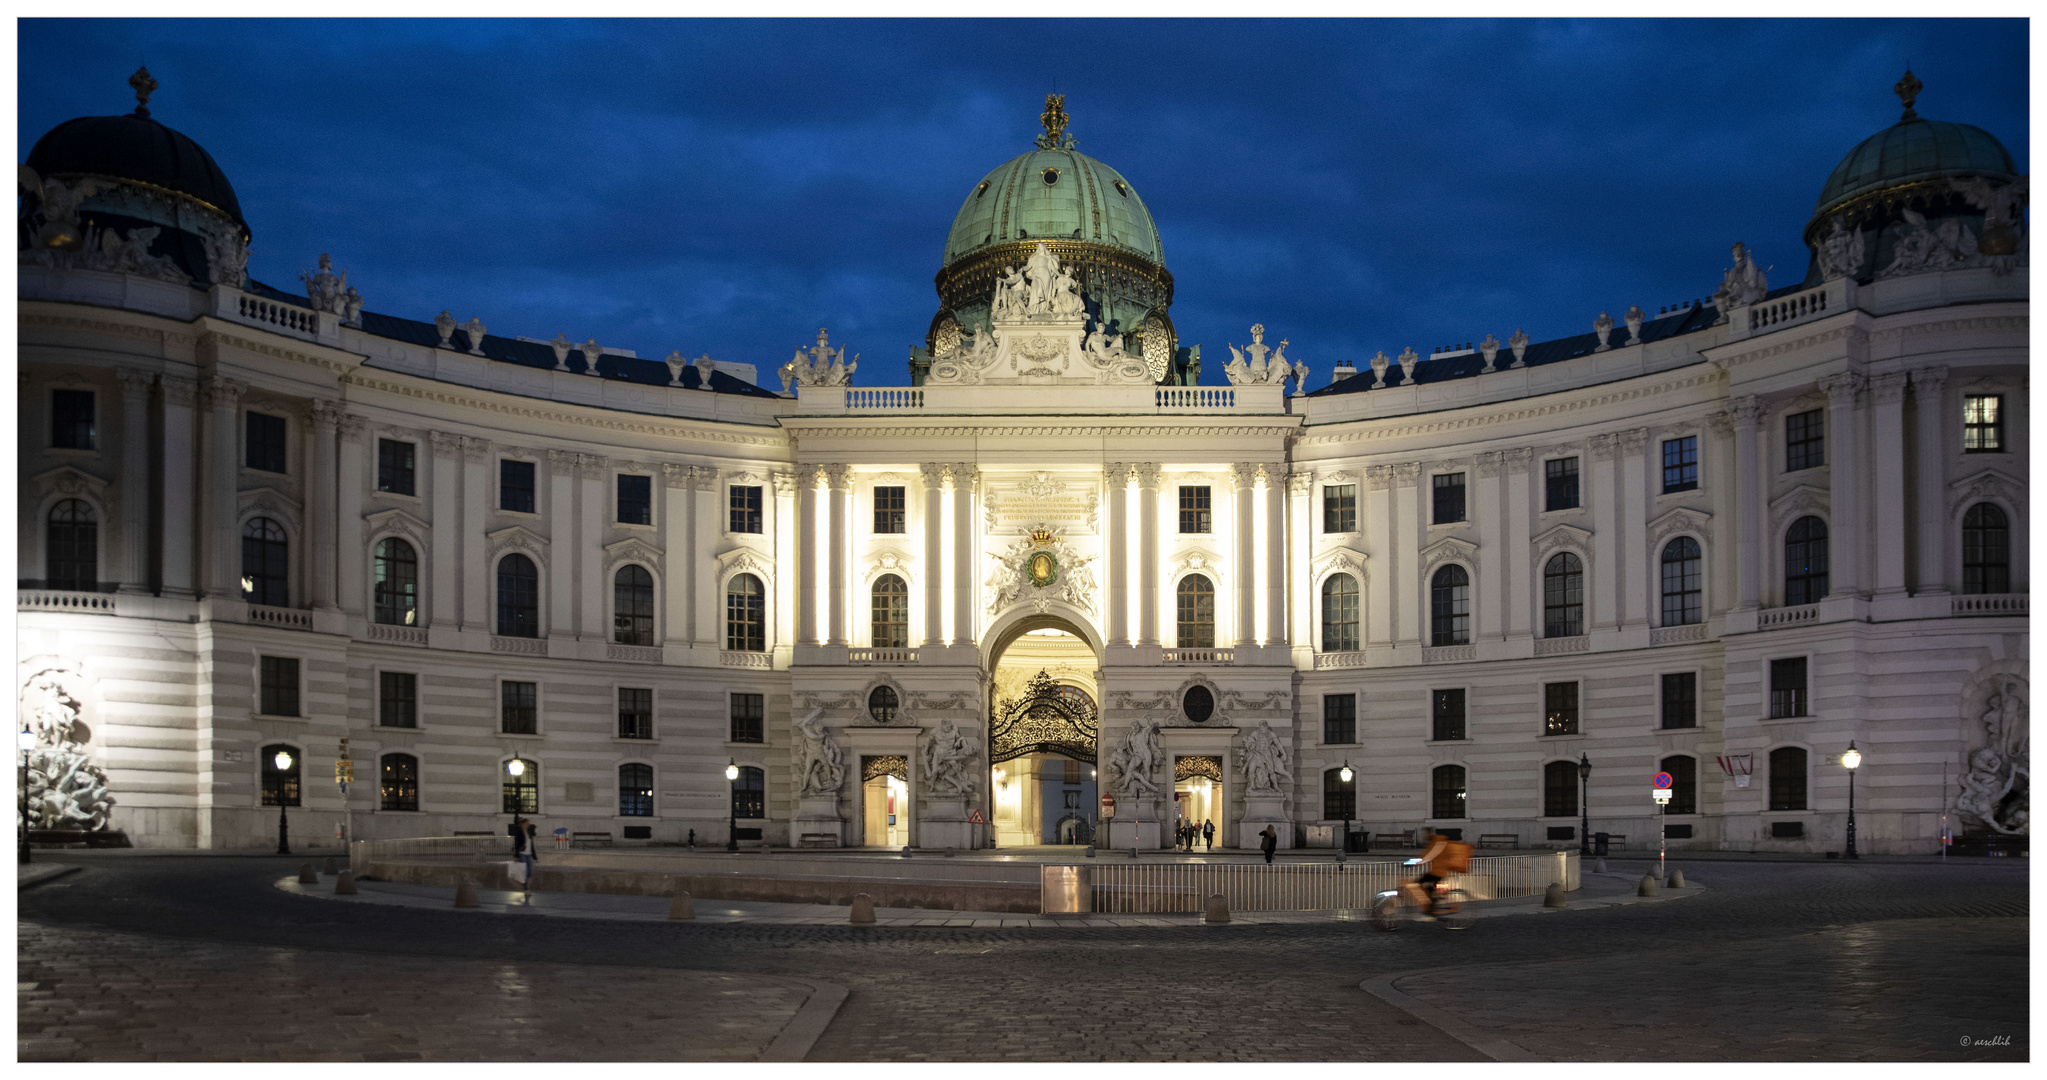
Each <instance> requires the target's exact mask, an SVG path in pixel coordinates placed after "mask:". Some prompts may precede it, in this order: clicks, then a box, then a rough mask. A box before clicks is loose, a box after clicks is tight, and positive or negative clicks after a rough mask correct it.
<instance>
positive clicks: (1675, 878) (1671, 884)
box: [1663, 870, 1685, 889]
mask: <svg viewBox="0 0 2047 1080" xmlns="http://www.w3.org/2000/svg"><path fill="white" fill-rule="evenodd" d="M1663 884H1664V885H1665V887H1667V888H1672V889H1682V888H1684V887H1685V872H1684V871H1682V870H1672V871H1671V872H1670V879H1669V880H1668V881H1665V882H1664V883H1663Z"/></svg>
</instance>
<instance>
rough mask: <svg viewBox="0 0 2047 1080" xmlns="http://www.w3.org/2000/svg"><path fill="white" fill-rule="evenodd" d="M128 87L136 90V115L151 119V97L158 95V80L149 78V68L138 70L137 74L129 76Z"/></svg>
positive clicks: (136, 70)
mask: <svg viewBox="0 0 2047 1080" xmlns="http://www.w3.org/2000/svg"><path fill="white" fill-rule="evenodd" d="M128 85H129V86H132V87H134V88H135V115H137V116H139V117H142V118H143V119H144V120H147V119H149V95H151V94H154V93H156V80H155V79H152V78H150V77H149V68H147V67H139V68H136V69H135V74H133V75H130V76H128Z"/></svg>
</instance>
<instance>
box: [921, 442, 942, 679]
mask: <svg viewBox="0 0 2047 1080" xmlns="http://www.w3.org/2000/svg"><path fill="white" fill-rule="evenodd" d="M917 475H918V477H919V478H920V479H921V480H922V482H923V484H924V515H923V520H922V521H920V522H919V523H918V527H919V528H921V529H922V530H923V531H924V559H923V564H922V565H920V566H919V567H918V568H917V572H918V574H919V575H920V576H921V577H922V578H923V581H924V641H923V645H922V646H921V647H922V648H925V649H936V648H939V647H941V646H943V645H944V644H945V466H943V465H941V464H938V463H937V462H926V463H924V464H922V465H919V466H918V467H917Z"/></svg>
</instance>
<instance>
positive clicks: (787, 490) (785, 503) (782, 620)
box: [714, 472, 796, 658]
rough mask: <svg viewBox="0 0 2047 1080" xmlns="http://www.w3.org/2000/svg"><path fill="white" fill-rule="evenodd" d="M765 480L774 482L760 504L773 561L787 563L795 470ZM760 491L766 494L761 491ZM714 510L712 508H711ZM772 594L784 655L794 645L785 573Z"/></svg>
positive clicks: (790, 560) (791, 553)
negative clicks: (768, 500) (768, 501)
mask: <svg viewBox="0 0 2047 1080" xmlns="http://www.w3.org/2000/svg"><path fill="white" fill-rule="evenodd" d="M768 479H769V482H770V483H771V484H773V485H774V490H773V495H774V502H773V503H772V504H770V505H769V506H764V507H762V510H763V511H764V512H765V513H766V514H767V515H768V519H767V528H768V529H769V530H771V531H770V532H769V533H768V538H769V542H770V543H771V544H772V545H773V548H772V550H773V551H774V555H775V565H776V566H777V567H787V566H795V565H796V537H795V536H794V535H793V534H794V533H795V531H796V530H794V529H792V528H790V527H789V525H790V523H792V522H793V521H795V520H796V514H795V511H794V510H793V509H792V507H794V506H795V500H796V474H795V473H792V472H777V473H773V474H770V476H769V478H768ZM763 494H767V493H766V492H763ZM714 510H715V508H714ZM774 595H775V609H774V610H775V649H776V651H777V652H780V653H781V654H782V655H783V656H784V657H785V658H786V657H787V656H788V655H789V651H790V650H791V649H792V648H793V647H794V646H795V643H796V640H795V631H794V628H795V626H796V599H795V596H794V594H793V593H791V592H790V586H789V574H788V572H787V571H781V572H779V573H778V574H777V580H776V582H775V585H774Z"/></svg>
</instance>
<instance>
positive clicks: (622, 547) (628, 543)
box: [604, 536, 661, 564]
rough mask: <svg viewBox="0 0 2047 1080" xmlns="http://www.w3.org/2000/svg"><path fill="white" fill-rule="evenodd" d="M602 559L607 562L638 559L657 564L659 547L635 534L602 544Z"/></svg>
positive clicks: (659, 559)
mask: <svg viewBox="0 0 2047 1080" xmlns="http://www.w3.org/2000/svg"><path fill="white" fill-rule="evenodd" d="M604 559H605V561H606V562H607V563H619V562H626V561H628V560H640V561H644V562H651V563H655V564H659V563H660V561H661V549H660V548H657V547H655V546H654V545H652V544H649V543H647V542H646V541H645V540H642V539H640V538H639V537H637V536H628V537H626V538H625V539H623V540H619V541H616V542H614V543H610V544H606V545H604Z"/></svg>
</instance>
